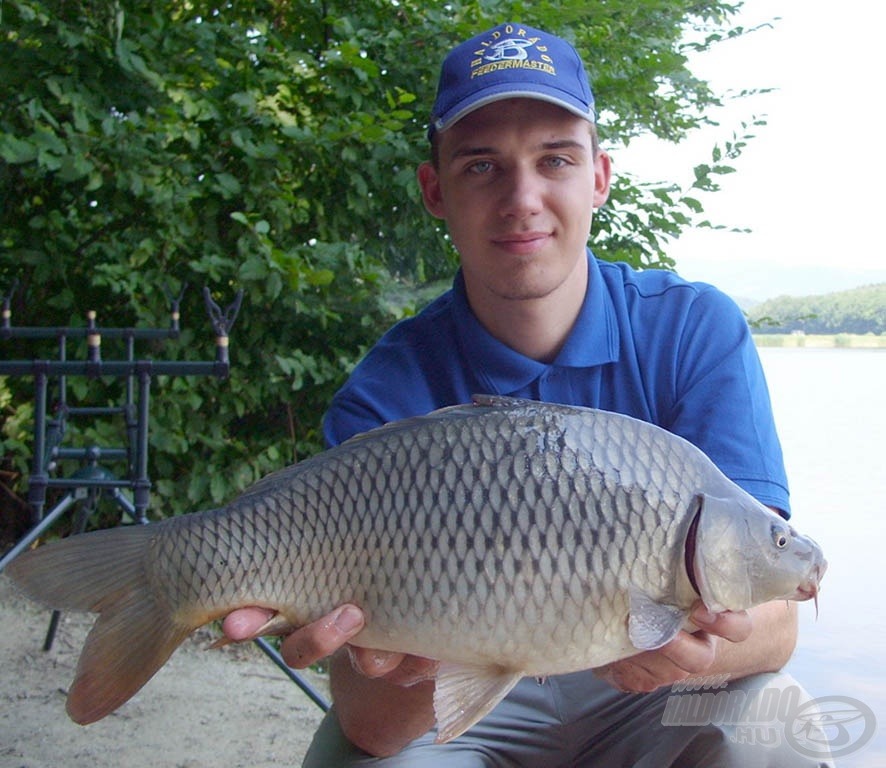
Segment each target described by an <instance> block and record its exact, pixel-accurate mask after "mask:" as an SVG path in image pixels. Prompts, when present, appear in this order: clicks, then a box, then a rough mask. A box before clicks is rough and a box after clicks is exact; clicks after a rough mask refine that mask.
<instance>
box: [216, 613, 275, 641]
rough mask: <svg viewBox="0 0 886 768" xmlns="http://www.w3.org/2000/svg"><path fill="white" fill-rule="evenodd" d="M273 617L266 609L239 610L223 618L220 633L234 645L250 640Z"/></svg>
mask: <svg viewBox="0 0 886 768" xmlns="http://www.w3.org/2000/svg"><path fill="white" fill-rule="evenodd" d="M273 615H274V611H271V610H268V609H267V608H240V609H238V610H236V611H233V612H231V613H229V614H228V615H227V616H225V620H224V621H223V622H222V632H224V633H225V636H226V637H227V638H228V639H229V640H231V641H232V642H235V643H239V642H242V641H243V640H251V639H252V638H253V637H255V635H256V633H257V632H258V631H259V630H260V629H261V628H262V627H263V626H264V625H265V624H267V622H268V619H270V618H271V617H272V616H273Z"/></svg>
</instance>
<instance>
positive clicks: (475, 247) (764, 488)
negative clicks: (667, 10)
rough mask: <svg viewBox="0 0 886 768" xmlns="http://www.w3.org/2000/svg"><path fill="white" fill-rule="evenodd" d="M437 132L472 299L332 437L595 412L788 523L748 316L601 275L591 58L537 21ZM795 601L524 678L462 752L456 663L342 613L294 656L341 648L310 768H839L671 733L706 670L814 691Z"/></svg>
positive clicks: (600, 174) (363, 393) (654, 285)
mask: <svg viewBox="0 0 886 768" xmlns="http://www.w3.org/2000/svg"><path fill="white" fill-rule="evenodd" d="M429 138H430V140H431V146H432V157H433V162H430V163H424V164H422V166H421V167H420V168H419V170H418V180H419V183H420V185H421V190H422V195H423V198H424V203H425V206H426V207H427V209H428V211H429V212H430V213H431V214H432V215H433V216H435V217H437V218H439V219H442V220H443V221H445V222H446V224H447V227H448V229H449V233H450V236H451V237H452V241H453V243H454V245H455V247H456V248H457V249H458V252H459V255H460V261H461V269H460V271H459V273H458V275H457V276H456V278H455V281H454V284H453V288H452V290H451V291H449V292H447V293H446V294H444V295H443V296H441V297H440V298H439V299H438V300H436V301H435V302H434V303H432V304H431V305H430V306H429V307H428V308H427V309H425V310H424V311H423V312H422V313H420V314H419V315H418V316H416V317H415V318H412V319H409V320H406V321H404V322H402V323H400V324H398V325H397V326H395V327H394V328H393V329H392V330H391V331H389V332H388V333H387V334H386V335H385V336H384V337H383V338H382V339H381V340H380V342H379V343H378V344H377V345H376V347H374V348H373V349H372V350H371V351H370V352H369V354H368V355H367V356H366V358H365V359H364V360H363V361H362V362H361V363H360V365H359V366H358V367H357V368H356V369H355V371H354V373H353V375H352V376H351V378H350V379H349V380H348V382H347V383H346V384H345V386H344V387H343V388H342V389H341V391H340V392H339V393H338V394H337V395H336V397H335V398H334V400H333V403H332V405H331V407H330V409H329V412H328V413H327V415H326V420H325V433H326V438H327V440H328V442H329V443H330V444H331V445H334V444H337V443H339V442H341V441H343V440H345V439H347V438H348V437H350V436H351V435H353V434H356V433H358V432H362V431H365V430H367V429H371V428H373V427H376V426H379V425H381V424H383V423H385V422H387V421H392V420H395V419H400V418H405V417H408V416H413V415H417V414H422V413H426V412H428V411H431V410H433V409H435V408H440V407H443V406H446V405H452V404H455V403H461V402H465V401H468V400H469V399H470V396H471V395H472V394H473V393H476V392H482V393H492V394H502V395H511V396H516V397H528V398H533V399H537V400H546V401H552V402H560V403H570V404H576V405H585V406H592V407H598V408H604V409H608V410H613V411H619V412H622V413H627V414H630V415H632V416H635V417H638V418H642V419H645V420H647V421H650V422H654V423H656V424H659V425H661V426H663V427H665V428H666V429H669V430H671V431H673V432H675V433H677V434H680V435H682V436H683V437H685V438H687V439H688V440H690V441H692V442H694V443H695V444H696V445H698V446H700V447H701V448H702V449H703V450H704V451H705V452H706V453H707V454H708V455H709V456H710V457H711V458H712V459H713V460H714V461H715V462H716V463H717V464H718V465H719V466H720V468H721V469H722V470H723V471H724V472H725V473H726V474H727V475H729V476H730V477H731V478H732V479H733V480H734V481H735V482H737V483H738V484H739V485H742V486H743V487H744V488H745V489H746V490H748V491H749V492H750V493H752V494H753V495H755V496H756V497H757V498H758V499H760V500H761V501H763V502H764V503H766V504H768V505H770V506H772V507H774V508H776V509H778V510H780V511H782V512H783V513H784V514H787V510H788V495H787V488H786V481H785V477H784V470H783V466H782V458H781V450H780V447H779V443H778V438H777V436H776V434H775V429H774V426H773V423H772V415H771V412H770V404H769V397H768V393H767V390H766V385H765V382H764V380H763V374H762V372H761V370H760V364H759V360H758V358H757V355H756V353H755V350H754V347H753V343H752V340H751V337H750V334H749V331H748V328H747V326H746V324H745V322H744V318H743V316H742V314H741V313H740V311H739V310H738V309H737V308H736V307H735V305H734V304H733V303H732V302H731V301H730V300H729V299H727V298H726V297H725V296H724V295H723V294H721V293H719V292H718V291H716V290H715V289H713V288H711V287H710V286H705V285H699V284H690V283H687V282H685V281H683V280H681V279H680V278H678V277H677V276H676V275H674V274H672V273H668V272H663V271H654V270H650V271H646V272H636V271H634V270H632V269H630V268H629V267H627V266H626V265H623V264H611V263H605V262H600V261H598V260H597V259H596V258H595V257H594V256H593V254H591V253H590V251H589V250H588V248H587V240H588V237H589V234H590V228H591V220H592V216H593V211H594V209H595V208H597V207H599V206H601V205H602V204H603V203H604V202H605V201H606V199H607V195H608V191H609V180H610V161H609V157H608V156H607V155H606V153H605V152H603V151H601V150H600V149H599V148H598V146H597V140H596V131H595V112H594V104H593V96H592V94H591V90H590V87H589V84H588V81H587V76H586V74H585V70H584V67H583V64H582V62H581V60H580V58H579V56H578V54H577V52H576V51H575V49H574V48H573V47H572V46H571V45H569V44H568V43H566V42H565V41H563V40H561V39H559V38H557V37H554V36H552V35H549V34H547V33H545V32H542V31H539V30H535V29H530V28H528V27H525V26H522V25H519V24H502V25H499V26H498V27H496V28H494V29H492V30H490V31H488V32H485V33H483V34H481V35H478V36H477V37H475V38H473V39H471V40H469V41H467V42H465V43H463V44H462V45H460V46H458V47H457V48H455V49H454V50H453V51H452V52H451V53H450V54H449V56H448V57H447V58H446V60H445V62H444V64H443V70H442V74H441V79H440V84H439V89H438V94H437V99H436V103H435V105H434V112H433V116H432V120H431V124H430V128H429ZM792 605H793V604H791V606H789V605H787V604H786V603H784V602H780V603H777V604H775V603H773V604H766V605H762V606H759V607H758V608H756V609H754V610H751V611H748V612H742V613H735V614H733V613H723V614H718V615H714V614H711V613H709V612H708V611H707V610H705V608H704V606H703V605H701V603H699V604H698V605H697V606H696V610H695V611H694V613H693V616H692V621H693V623H694V625H695V626H696V627H697V628H698V630H697V631H695V632H682V633H680V635H679V636H678V637H677V638H676V639H675V640H673V641H672V642H671V643H669V644H668V645H666V646H664V647H663V648H661V649H660V650H657V651H653V652H645V653H641V654H638V655H636V656H634V657H631V658H630V659H626V660H624V661H621V662H617V663H614V664H610V665H608V666H607V667H604V668H599V669H595V670H590V671H587V672H580V673H575V674H572V675H563V676H558V677H553V678H550V679H548V680H547V681H545V682H543V683H539V682H537V681H535V680H524V681H522V682H521V683H520V684H518V686H517V687H516V688H515V689H514V690H513V691H512V692H511V694H509V695H508V696H507V697H506V699H505V700H504V701H503V702H502V703H501V704H500V705H499V706H498V707H497V708H496V709H495V710H493V712H492V713H490V715H488V716H487V717H486V718H484V719H483V720H482V721H481V722H480V723H478V724H477V725H476V726H475V727H474V728H472V729H470V730H469V731H468V732H467V733H465V734H464V735H463V736H461V737H459V738H457V739H455V740H454V741H452V742H450V743H448V744H446V745H435V744H433V737H434V734H433V731H432V730H430V729H432V727H433V724H434V716H433V708H432V694H433V686H434V683H433V674H434V670H435V663H434V662H433V661H430V660H427V659H420V658H416V657H404V656H403V655H401V654H391V653H381V652H374V651H371V650H367V649H358V648H355V647H352V646H348V645H347V642H348V640H349V639H350V638H352V637H354V635H356V634H357V633H358V632H359V631H360V628H361V627H362V624H363V616H362V613H361V612H360V610H359V609H358V608H357V607H355V606H342V607H340V608H338V609H337V610H335V611H333V612H332V613H331V614H330V615H329V616H327V617H326V618H325V619H323V620H321V621H318V622H315V623H314V624H312V625H309V626H307V627H304V628H302V629H300V630H298V631H297V632H295V633H293V634H292V635H291V636H289V637H288V638H287V639H286V640H285V642H284V644H283V654H284V657H285V658H286V659H287V662H288V663H290V664H292V665H293V666H295V667H304V666H307V665H308V664H310V663H313V662H314V661H316V660H318V659H320V658H322V657H324V656H326V655H329V654H332V653H334V656H333V658H332V663H331V684H332V692H333V699H334V708H333V710H332V712H331V713H330V714H329V715H328V716H327V718H326V720H325V721H324V723H323V725H322V726H321V728H320V730H319V731H318V734H317V736H316V737H315V740H314V743H313V745H312V747H311V750H310V752H309V754H308V757H307V758H306V762H305V765H307V766H312V767H320V766H322V767H323V768H330V767H332V766H356V765H363V764H367V765H368V764H371V765H384V766H410V767H418V766H428V767H430V766H439V765H446V766H455V767H456V768H461V767H462V766H464V767H465V768H467V766H485V765H496V766H497V765H525V766H532V767H533V768H541V767H542V766H591V765H593V766H602V765H605V766H626V765H644V766H667V765H672V764H673V765H678V764H679V765H681V766H687V765H699V766H701V765H706V766H708V765H717V766H725V765H729V766H732V765H748V766H750V765H753V766H760V765H778V766H792V765H812V764H818V763H812V762H809V761H808V760H806V759H804V758H802V757H801V756H800V755H799V754H798V753H797V752H795V751H793V750H791V749H790V748H789V747H788V746H787V745H786V743H784V740H783V739H782V744H781V747H780V748H773V747H763V746H756V747H755V746H753V745H746V744H738V743H733V742H731V741H730V738H729V736H730V733H731V731H730V728H729V727H728V726H724V727H720V728H718V727H716V726H706V727H705V726H673V725H671V726H667V725H663V724H662V722H661V720H662V712H663V711H664V707H665V705H666V701H667V697H668V695H669V693H670V689H669V686H670V685H671V684H672V683H674V682H676V681H680V680H683V679H685V678H687V677H690V676H699V675H728V676H729V679H730V680H735V681H737V682H735V683H733V684H732V685H731V688H733V689H739V688H741V689H743V690H745V691H751V690H759V689H764V688H772V687H778V688H784V687H785V686H787V685H791V684H793V682H792V681H791V679H790V678H789V677H787V676H786V675H781V674H775V673H777V671H778V670H779V669H780V668H781V667H782V666H783V665H784V664H785V662H786V661H787V660H788V658H789V657H790V655H791V653H792V651H793V648H794V644H795V640H796V631H797V624H796V612H795V609H794V608H793V607H792ZM266 618H267V614H266V613H265V612H263V611H261V610H258V609H245V610H241V611H238V612H235V613H233V614H231V616H229V617H228V619H227V620H226V622H225V631H226V632H227V634H228V635H229V636H230V637H232V638H235V639H239V638H244V637H248V636H249V635H250V634H251V633H252V632H254V631H255V630H256V629H257V628H258V626H260V625H261V624H262V623H263V622H264V621H265V620H266ZM637 694H643V695H637ZM745 741H747V739H745ZM371 755H381V756H390V757H387V758H386V759H382V760H374V759H373V758H372V757H371Z"/></svg>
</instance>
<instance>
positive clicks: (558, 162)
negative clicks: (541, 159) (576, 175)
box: [545, 155, 569, 168]
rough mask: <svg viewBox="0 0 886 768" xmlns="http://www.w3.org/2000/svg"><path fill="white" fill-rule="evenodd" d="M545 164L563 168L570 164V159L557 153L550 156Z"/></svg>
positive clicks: (550, 166)
mask: <svg viewBox="0 0 886 768" xmlns="http://www.w3.org/2000/svg"><path fill="white" fill-rule="evenodd" d="M545 164H546V165H547V166H548V167H549V168H563V167H565V166H567V165H569V161H568V160H567V159H566V158H565V157H561V156H560V155H555V156H554V157H549V158H547V159H546V160H545Z"/></svg>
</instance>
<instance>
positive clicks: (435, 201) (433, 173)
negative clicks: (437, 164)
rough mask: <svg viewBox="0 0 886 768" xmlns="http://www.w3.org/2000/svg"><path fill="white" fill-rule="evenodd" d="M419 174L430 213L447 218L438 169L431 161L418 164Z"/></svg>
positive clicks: (419, 180)
mask: <svg viewBox="0 0 886 768" xmlns="http://www.w3.org/2000/svg"><path fill="white" fill-rule="evenodd" d="M417 176H418V184H419V186H420V187H421V197H422V200H423V201H424V204H425V208H427V209H428V213H430V214H431V216H435V217H436V218H438V219H445V218H446V215H445V211H444V207H443V199H442V197H441V195H440V175H439V174H438V173H437V169H436V168H434V166H433V165H432V164H431V163H427V162H426V163H422V164H421V165H420V166H418V172H417Z"/></svg>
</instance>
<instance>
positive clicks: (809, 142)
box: [611, 0, 886, 300]
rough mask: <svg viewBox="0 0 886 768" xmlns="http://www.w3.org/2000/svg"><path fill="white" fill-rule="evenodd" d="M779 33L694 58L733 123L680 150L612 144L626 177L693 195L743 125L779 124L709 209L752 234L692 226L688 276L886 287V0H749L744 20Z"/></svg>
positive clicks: (732, 290)
mask: <svg viewBox="0 0 886 768" xmlns="http://www.w3.org/2000/svg"><path fill="white" fill-rule="evenodd" d="M765 22H771V26H767V27H766V28H764V29H760V30H759V31H756V32H754V33H753V34H750V35H747V36H745V37H744V38H740V39H738V40H733V41H728V42H725V43H722V44H720V45H718V46H717V47H716V49H715V50H713V51H711V52H708V53H704V54H700V55H698V56H697V57H695V58H694V59H693V60H692V63H691V65H690V66H691V69H692V71H693V72H694V73H695V74H696V75H698V76H700V77H703V78H705V79H707V80H709V81H710V82H711V84H712V86H713V87H714V89H715V91H716V92H718V93H730V92H732V93H737V92H739V91H741V90H745V89H747V88H752V87H757V88H772V89H774V90H773V91H772V92H771V93H769V94H761V95H758V96H753V97H749V98H742V99H735V100H730V102H729V105H728V106H727V107H726V108H724V109H722V110H718V112H717V113H715V114H714V115H712V116H713V117H714V119H716V120H717V121H718V122H719V123H720V125H719V127H717V128H709V129H705V130H704V131H700V132H698V133H697V134H695V135H693V136H692V137H691V138H689V139H687V140H686V141H684V142H681V144H680V145H677V146H675V145H673V144H668V143H664V142H660V141H657V140H655V139H651V138H650V139H646V138H644V139H641V140H639V141H635V142H632V143H631V145H630V147H628V148H612V150H611V153H612V155H613V160H614V172H615V173H618V172H619V171H620V170H627V171H630V172H632V173H635V174H637V175H641V177H642V178H644V179H654V180H660V179H663V180H671V181H675V182H677V183H678V184H680V185H681V186H682V187H684V188H686V187H688V186H689V184H690V183H691V180H692V167H693V166H694V165H696V164H698V163H702V162H709V161H710V151H711V149H712V147H713V146H714V144H717V143H719V144H720V145H721V146H722V144H723V142H724V140H728V139H730V138H731V137H732V133H733V131H735V130H737V129H739V128H740V125H741V123H742V121H745V122H749V121H750V120H751V119H752V118H753V117H755V116H756V117H764V118H765V119H766V121H767V124H766V125H764V126H761V127H759V128H757V129H755V130H756V138H755V139H753V140H752V141H751V142H750V143H749V144H748V146H747V147H746V148H745V150H744V152H743V153H742V155H741V157H740V158H738V159H737V160H736V161H734V163H732V165H734V167H735V168H736V169H737V172H736V173H734V174H731V175H729V176H726V177H721V178H722V181H721V190H720V191H719V192H717V193H714V194H709V195H704V196H702V198H701V199H702V201H703V203H704V205H705V213H706V215H707V216H709V217H710V218H711V219H712V220H713V221H716V222H718V223H721V224H726V225H728V226H729V227H739V228H749V229H750V230H751V233H749V234H740V233H733V232H728V231H719V230H718V231H709V230H698V229H697V230H693V231H691V232H688V233H686V234H685V235H683V236H681V237H680V238H679V240H677V241H674V242H673V243H671V245H670V246H669V247H668V253H669V255H671V256H672V257H673V258H674V259H675V260H676V262H677V264H676V268H677V271H678V272H680V273H681V274H682V275H683V276H684V277H687V278H689V279H691V280H703V281H705V282H711V283H714V284H715V285H717V286H719V287H720V288H721V289H723V290H724V291H726V293H728V294H730V295H731V296H733V297H736V298H741V299H756V300H763V299H767V298H771V297H774V296H779V295H785V294H788V295H793V296H806V295H813V294H821V293H829V292H831V291H836V290H844V289H848V288H854V287H857V286H861V285H868V284H871V283H878V282H886V248H884V245H883V238H882V234H881V233H882V232H883V228H884V226H886V195H884V193H883V185H884V184H886V120H884V112H886V98H884V95H883V93H884V88H886V43H884V41H883V30H884V28H886V3H880V2H871V0H842V2H840V3H837V4H835V3H833V2H825V0H746V2H745V4H744V6H743V8H742V11H741V13H740V14H739V15H738V16H737V17H736V20H735V23H736V24H740V25H742V26H745V27H753V26H756V25H757V24H760V23H765Z"/></svg>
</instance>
